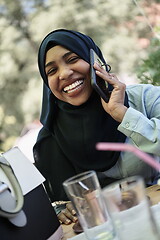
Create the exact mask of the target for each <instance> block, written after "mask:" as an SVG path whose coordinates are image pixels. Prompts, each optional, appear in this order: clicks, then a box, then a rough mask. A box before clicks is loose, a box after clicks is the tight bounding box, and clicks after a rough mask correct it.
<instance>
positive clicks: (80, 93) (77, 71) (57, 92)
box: [45, 45, 92, 106]
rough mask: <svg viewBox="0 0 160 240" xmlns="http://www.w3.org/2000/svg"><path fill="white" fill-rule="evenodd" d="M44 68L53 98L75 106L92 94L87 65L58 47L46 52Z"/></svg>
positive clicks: (71, 53)
mask: <svg viewBox="0 0 160 240" xmlns="http://www.w3.org/2000/svg"><path fill="white" fill-rule="evenodd" d="M45 66H46V67H45V71H46V75H47V77H48V85H49V87H50V89H51V91H52V93H53V94H54V96H56V97H57V98H58V99H60V100H62V101H65V102H68V103H70V104H72V105H75V106H78V105H81V104H83V103H84V102H86V101H87V100H88V98H89V96H90V95H91V92H92V87H91V81H90V74H89V73H90V65H89V63H87V62H86V61H84V60H83V59H82V58H80V57H79V56H78V55H77V54H75V53H73V52H71V51H69V50H67V49H66V48H64V47H61V46H59V45H58V46H54V47H52V48H51V49H49V50H48V52H47V54H46V61H45Z"/></svg>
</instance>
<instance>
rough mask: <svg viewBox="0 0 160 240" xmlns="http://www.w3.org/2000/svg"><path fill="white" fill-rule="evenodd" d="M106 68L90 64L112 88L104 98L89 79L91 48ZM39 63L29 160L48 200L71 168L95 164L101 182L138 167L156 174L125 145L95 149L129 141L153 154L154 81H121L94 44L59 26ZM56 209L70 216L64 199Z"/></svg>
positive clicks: (159, 99) (147, 176)
mask: <svg viewBox="0 0 160 240" xmlns="http://www.w3.org/2000/svg"><path fill="white" fill-rule="evenodd" d="M91 49H93V50H94V51H95V53H96V54H97V56H98V58H99V59H100V60H101V61H102V62H103V63H104V66H105V67H106V69H104V68H102V67H101V66H100V65H98V64H96V63H95V64H94V65H93V67H94V69H95V72H96V76H98V77H100V78H102V79H103V80H104V81H106V82H107V84H108V88H109V90H111V89H112V92H111V95H110V98H109V101H108V103H106V102H104V101H103V100H102V99H101V97H100V96H99V95H98V93H97V92H96V91H95V90H94V89H93V88H92V86H91V79H90V66H91V65H90V50H91ZM38 65H39V71H40V74H41V77H42V78H43V81H44V89H43V103H42V113H41V123H42V124H43V127H42V129H41V131H40V132H39V135H38V140H37V142H36V144H35V146H34V158H35V164H36V166H37V168H38V169H39V170H40V172H41V173H42V174H43V175H44V177H45V178H46V182H45V187H46V191H47V193H48V195H49V197H50V199H51V201H52V202H55V201H68V198H67V196H66V194H65V192H64V189H63V187H62V183H63V182H64V181H65V180H66V179H67V178H69V177H72V176H73V175H76V174H78V173H81V172H84V171H88V170H95V171H96V173H97V175H98V178H99V181H100V184H101V186H102V187H104V186H106V185H108V184H110V183H111V182H114V181H116V180H117V179H122V178H125V177H129V176H133V175H140V176H142V177H143V178H144V180H145V183H146V184H147V185H149V184H153V183H155V182H156V180H157V179H158V177H159V171H156V170H155V169H152V167H151V166H148V165H147V164H146V163H144V162H142V161H141V160H140V159H139V158H138V157H137V156H134V155H132V153H130V152H120V151H118V152H115V151H105V152H104V151H98V150H96V148H95V146H96V144H97V143H98V142H112V143H113V142H114V143H128V144H131V145H134V146H135V145H136V146H137V147H138V148H139V149H140V150H142V151H145V152H147V153H149V154H151V155H153V156H154V157H155V159H156V161H158V162H159V161H160V150H159V146H160V111H159V109H160V94H159V93H160V87H155V86H152V85H149V84H148V85H145V84H144V85H142V84H137V85H132V86H130V85H129V86H125V84H124V83H122V82H121V81H119V79H118V78H117V76H116V74H113V73H109V72H107V71H106V70H107V63H106V61H105V59H104V57H103V55H102V52H101V50H100V49H99V47H98V46H97V45H96V44H95V43H94V41H93V40H92V39H91V38H90V37H89V36H87V35H85V34H82V33H80V32H76V31H72V30H66V29H58V30H55V31H53V32H50V33H49V34H48V35H47V36H46V37H45V38H44V39H43V41H42V43H41V45H40V48H39V53H38ZM63 207H64V208H65V210H63V211H61V209H60V207H59V206H58V208H56V209H58V211H57V214H58V216H59V219H60V220H61V221H62V222H64V223H65V224H69V223H71V222H75V221H76V218H75V216H73V215H74V214H73V211H72V208H71V207H69V205H68V204H63Z"/></svg>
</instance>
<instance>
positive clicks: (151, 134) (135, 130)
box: [118, 84, 160, 156]
mask: <svg viewBox="0 0 160 240" xmlns="http://www.w3.org/2000/svg"><path fill="white" fill-rule="evenodd" d="M126 92H127V94H128V100H129V106H130V107H129V108H128V110H127V111H126V114H125V116H124V118H123V121H122V122H121V124H120V125H119V127H118V130H119V131H120V132H122V133H124V134H125V135H126V136H127V137H129V138H131V139H132V141H133V142H134V144H135V145H136V146H137V147H138V148H139V149H141V150H142V151H144V152H147V153H151V154H153V155H157V156H160V86H152V85H150V84H138V85H132V86H127V89H126Z"/></svg>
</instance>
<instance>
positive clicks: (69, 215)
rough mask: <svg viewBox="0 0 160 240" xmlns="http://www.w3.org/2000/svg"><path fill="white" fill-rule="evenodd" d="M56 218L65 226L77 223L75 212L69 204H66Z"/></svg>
mask: <svg viewBox="0 0 160 240" xmlns="http://www.w3.org/2000/svg"><path fill="white" fill-rule="evenodd" d="M57 216H58V219H59V220H60V222H61V223H64V224H66V225H68V224H70V223H72V222H74V223H75V222H77V221H78V219H77V217H76V211H75V210H74V208H73V205H72V203H70V202H69V203H67V204H66V208H65V209H63V210H62V211H61V212H60V213H59V214H58V215H57Z"/></svg>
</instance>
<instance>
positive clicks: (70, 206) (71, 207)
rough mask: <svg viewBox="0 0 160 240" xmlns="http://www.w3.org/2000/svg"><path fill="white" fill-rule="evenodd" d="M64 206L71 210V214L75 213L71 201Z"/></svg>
mask: <svg viewBox="0 0 160 240" xmlns="http://www.w3.org/2000/svg"><path fill="white" fill-rule="evenodd" d="M66 208H67V209H68V210H69V211H70V212H71V214H72V215H76V211H75V209H74V207H73V205H72V203H71V202H70V203H67V204H66Z"/></svg>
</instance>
